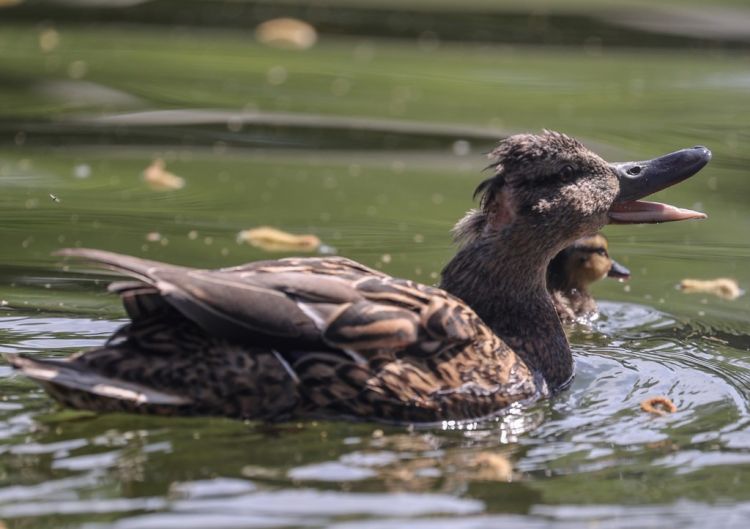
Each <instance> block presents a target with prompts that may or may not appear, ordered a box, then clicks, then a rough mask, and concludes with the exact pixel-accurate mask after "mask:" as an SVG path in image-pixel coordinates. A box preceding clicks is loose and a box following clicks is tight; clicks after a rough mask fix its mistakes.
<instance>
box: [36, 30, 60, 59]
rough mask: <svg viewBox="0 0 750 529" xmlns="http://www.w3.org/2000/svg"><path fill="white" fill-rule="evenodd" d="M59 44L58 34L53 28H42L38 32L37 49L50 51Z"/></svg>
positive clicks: (45, 51)
mask: <svg viewBox="0 0 750 529" xmlns="http://www.w3.org/2000/svg"><path fill="white" fill-rule="evenodd" d="M59 45H60V34H59V33H58V32H57V30H56V29H54V28H49V27H48V28H44V29H43V30H42V31H40V32H39V49H40V50H42V51H43V52H44V53H50V52H52V51H54V50H55V48H57V47H58V46H59Z"/></svg>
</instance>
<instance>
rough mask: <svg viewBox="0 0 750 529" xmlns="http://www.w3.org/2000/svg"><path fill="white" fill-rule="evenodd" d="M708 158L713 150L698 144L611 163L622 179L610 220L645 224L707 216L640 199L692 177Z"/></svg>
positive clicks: (613, 222)
mask: <svg viewBox="0 0 750 529" xmlns="http://www.w3.org/2000/svg"><path fill="white" fill-rule="evenodd" d="M709 160H711V151H709V150H708V149H707V148H706V147H703V146H700V145H699V146H697V147H693V148H691V149H682V150H681V151H676V152H673V153H670V154H666V155H664V156H660V157H659V158H654V159H653V160H647V161H644V162H625V163H613V164H610V167H612V169H613V170H614V172H615V174H616V175H617V178H618V180H619V181H620V193H619V195H618V196H617V198H616V199H615V202H614V204H613V205H612V208H611V209H610V210H609V222H610V223H611V224H643V223H654V222H670V221H675V220H686V219H705V218H706V214H705V213H699V212H698V211H692V210H690V209H682V208H677V207H674V206H670V205H668V204H660V203H659V202H646V201H640V200H638V199H639V198H643V197H645V196H648V195H651V194H653V193H656V192H657V191H661V190H662V189H664V188H666V187H669V186H672V185H674V184H677V183H678V182H682V181H683V180H685V179H686V178H690V177H691V176H693V175H694V174H695V173H697V172H698V171H700V170H701V169H702V168H703V166H704V165H706V164H707V163H708V162H709Z"/></svg>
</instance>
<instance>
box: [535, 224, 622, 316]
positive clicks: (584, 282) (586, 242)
mask: <svg viewBox="0 0 750 529" xmlns="http://www.w3.org/2000/svg"><path fill="white" fill-rule="evenodd" d="M605 277H612V278H616V279H619V280H621V281H623V280H626V279H628V278H629V277H630V270H628V269H627V268H625V267H624V266H622V265H621V264H620V263H618V262H617V261H615V260H614V259H612V258H610V256H609V246H608V242H607V238H606V237H605V236H604V235H602V234H601V233H597V234H595V235H590V236H588V237H582V238H580V239H578V240H577V241H575V242H574V243H573V244H571V245H570V246H568V247H567V248H565V249H564V250H563V251H562V252H560V253H558V254H557V255H556V256H555V257H554V258H553V259H552V261H550V264H549V267H548V268H547V289H548V290H549V292H550V295H551V296H552V302H553V303H554V304H555V310H556V311H557V315H558V316H560V320H561V321H562V322H563V323H574V322H586V321H589V322H590V321H592V320H594V319H596V318H597V316H598V312H597V306H596V301H594V298H593V296H591V294H590V293H589V291H588V287H589V285H591V284H592V283H594V282H596V281H599V280H600V279H604V278H605Z"/></svg>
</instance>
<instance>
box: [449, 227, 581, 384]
mask: <svg viewBox="0 0 750 529" xmlns="http://www.w3.org/2000/svg"><path fill="white" fill-rule="evenodd" d="M526 232H527V230H522V229H519V228H517V227H515V226H512V225H511V226H506V227H505V228H504V229H503V230H502V231H500V232H498V233H492V234H487V235H483V236H481V237H478V238H477V239H476V240H474V241H472V242H470V243H469V244H468V245H466V246H465V247H464V248H462V249H461V250H460V251H459V252H458V253H457V254H456V256H455V257H454V258H453V259H452V260H451V261H450V262H449V263H448V264H447V265H446V267H445V268H444V269H443V274H442V282H441V285H440V286H441V287H442V288H444V289H445V290H447V291H448V292H450V293H451V294H453V295H454V296H457V297H459V298H461V299H462V300H464V301H465V302H466V303H468V304H469V305H470V306H471V308H472V309H474V311H475V312H476V313H477V314H478V315H479V317H481V318H482V320H484V322H485V323H486V324H487V325H489V327H490V328H491V329H492V330H493V331H494V332H495V334H497V335H498V336H499V337H500V338H502V339H503V340H504V341H505V342H506V343H507V344H508V345H509V346H510V347H511V348H512V349H513V350H514V351H515V352H516V353H517V354H518V355H519V356H521V357H522V358H523V360H524V361H525V362H526V364H528V366H529V367H530V368H531V369H532V370H534V371H536V372H539V373H541V374H542V376H543V377H544V379H545V381H546V382H547V385H548V387H549V389H550V390H552V391H554V390H555V389H558V388H560V387H561V386H563V385H564V384H565V383H566V382H568V381H569V380H570V377H571V376H572V375H573V357H572V355H571V353H570V347H569V346H568V341H567V339H566V337H565V332H564V331H563V328H562V325H561V324H560V319H559V318H558V316H557V312H556V311H555V307H554V305H553V303H552V300H551V298H550V296H549V293H548V292H547V288H546V274H547V265H548V263H549V261H550V259H551V258H552V256H554V255H555V253H556V248H551V247H544V245H541V244H539V242H538V241H535V240H534V238H533V237H529V236H528V233H526Z"/></svg>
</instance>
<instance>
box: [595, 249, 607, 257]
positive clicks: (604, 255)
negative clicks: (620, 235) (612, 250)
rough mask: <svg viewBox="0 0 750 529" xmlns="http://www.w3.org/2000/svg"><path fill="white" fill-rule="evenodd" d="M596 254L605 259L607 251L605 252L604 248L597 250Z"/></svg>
mask: <svg viewBox="0 0 750 529" xmlns="http://www.w3.org/2000/svg"><path fill="white" fill-rule="evenodd" d="M596 253H598V254H599V255H601V256H602V257H607V250H605V249H604V248H597V249H596Z"/></svg>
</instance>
